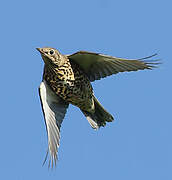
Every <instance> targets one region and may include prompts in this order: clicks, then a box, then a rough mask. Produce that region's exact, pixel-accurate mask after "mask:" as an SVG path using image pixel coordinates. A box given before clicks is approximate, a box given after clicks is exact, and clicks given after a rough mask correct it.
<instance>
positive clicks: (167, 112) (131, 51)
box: [0, 0, 172, 180]
mask: <svg viewBox="0 0 172 180" xmlns="http://www.w3.org/2000/svg"><path fill="white" fill-rule="evenodd" d="M171 5H172V4H171V1H170V0H159V1H155V0H149V1H148V0H144V1H138V0H137V1H136V0H130V1H124V0H120V1H119V0H118V1H115V0H114V1H113V0H87V1H81V0H80V1H79V0H71V1H69V0H68V1H67V0H63V1H55V0H54V1H53V0H50V1H43V0H37V1H34V0H30V1H21V0H16V1H9V0H6V1H2V2H1V6H0V19H1V28H0V32H1V33H0V40H1V43H0V49H1V58H0V59H1V71H0V76H1V93H0V98H1V102H0V106H1V126H0V142H1V148H0V171H1V173H0V179H13V180H30V179H41V180H44V179H46V180H47V179H49V180H51V179H60V180H63V179H69V178H70V179H83V180H88V179H99V180H104V179H105V178H106V179H118V180H126V179H132V180H138V179H139V180H145V179H147V180H152V179H156V180H162V179H165V180H171V179H172V173H171V169H172V141H171V139H172V131H171V127H172V115H171V111H172V109H171V102H172V98H171V92H172V86H171V75H170V74H171V73H170V71H171V67H172V55H171V42H172V38H171V32H172V26H171V16H172V13H171ZM43 46H50V47H54V48H57V49H58V50H59V51H60V52H61V53H63V54H70V53H74V52H76V51H78V50H88V51H93V52H100V53H104V54H109V55H112V56H117V57H124V58H141V57H144V56H148V55H151V54H153V53H158V57H157V58H160V59H162V61H163V64H162V65H160V68H158V69H155V70H153V71H146V70H145V71H139V72H131V73H120V74H118V75H114V76H111V77H108V78H106V79H103V80H101V81H97V82H95V83H93V87H94V91H95V95H96V97H97V98H98V99H99V101H100V102H101V103H102V104H103V106H104V107H105V108H106V109H107V110H108V111H109V112H110V113H111V114H113V115H114V117H115V120H116V121H115V122H113V123H110V124H108V125H107V126H106V127H105V128H101V129H100V130H99V131H94V130H92V129H91V127H90V126H89V124H88V122H87V120H86V118H85V117H84V116H83V115H82V114H81V112H80V111H79V110H78V108H76V107H73V106H70V107H69V109H68V113H67V115H66V117H65V120H64V122H63V126H62V128H61V145H60V149H59V162H58V165H57V167H56V169H54V170H48V168H47V165H45V166H43V167H42V162H43V160H44V157H45V153H46V149H47V135H46V129H45V125H44V120H43V114H42V112H41V106H40V102H39V96H38V86H39V84H40V82H41V80H42V70H43V61H42V59H41V57H40V54H39V53H38V52H37V51H36V49H35V48H36V47H43Z"/></svg>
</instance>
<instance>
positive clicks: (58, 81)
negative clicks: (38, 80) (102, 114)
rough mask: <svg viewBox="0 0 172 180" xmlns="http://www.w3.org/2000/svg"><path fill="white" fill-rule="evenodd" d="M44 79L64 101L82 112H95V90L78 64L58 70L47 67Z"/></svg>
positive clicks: (66, 63) (64, 66) (67, 61)
mask: <svg viewBox="0 0 172 180" xmlns="http://www.w3.org/2000/svg"><path fill="white" fill-rule="evenodd" d="M43 79H44V80H46V82H47V84H48V85H49V86H50V88H51V89H52V90H53V92H55V93H56V94H57V95H59V96H60V97H61V98H62V99H64V100H65V101H67V102H68V103H71V104H73V105H75V106H78V107H79V108H81V109H82V110H86V111H90V112H92V111H94V100H93V89H92V86H91V83H90V81H89V79H88V77H87V76H86V75H85V73H84V72H83V71H82V69H81V68H79V67H78V65H77V64H76V63H73V62H70V61H69V60H66V62H65V63H64V64H63V65H62V66H60V67H56V68H51V67H48V66H46V65H45V67H44V75H43Z"/></svg>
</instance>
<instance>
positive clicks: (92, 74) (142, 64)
mask: <svg viewBox="0 0 172 180" xmlns="http://www.w3.org/2000/svg"><path fill="white" fill-rule="evenodd" d="M155 55H156V54H154V55H152V56H149V57H145V58H142V59H135V60H134V59H133V60H132V59H131V60H129V59H122V58H117V57H112V56H107V55H103V54H98V53H92V52H87V51H79V52H76V53H74V54H71V55H66V56H67V57H68V58H69V59H70V60H71V61H73V62H75V63H77V64H78V65H79V66H80V67H81V68H82V69H83V70H84V71H85V73H86V74H87V76H88V77H89V79H90V81H95V80H99V79H101V78H104V77H106V76H110V75H112V74H117V73H119V72H124V71H137V70H143V69H152V68H153V67H156V65H157V64H159V63H158V62H157V60H148V59H149V58H151V57H153V56H155Z"/></svg>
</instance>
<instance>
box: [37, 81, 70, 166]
mask: <svg viewBox="0 0 172 180" xmlns="http://www.w3.org/2000/svg"><path fill="white" fill-rule="evenodd" d="M39 95H40V100H41V105H42V111H43V114H44V119H45V124H46V129H47V135H48V151H47V155H46V158H45V161H46V159H47V156H48V152H50V160H49V166H50V164H51V166H52V167H53V164H55V165H56V161H57V151H58V147H59V140H60V126H61V123H62V121H63V119H64V116H65V114H66V110H67V108H68V105H69V104H68V103H66V102H65V101H64V100H62V99H61V98H60V97H58V96H57V95H56V94H54V93H53V91H52V90H51V89H50V88H49V86H48V85H47V84H46V82H45V81H43V82H42V83H41V84H40V87H39ZM45 161H44V162H45Z"/></svg>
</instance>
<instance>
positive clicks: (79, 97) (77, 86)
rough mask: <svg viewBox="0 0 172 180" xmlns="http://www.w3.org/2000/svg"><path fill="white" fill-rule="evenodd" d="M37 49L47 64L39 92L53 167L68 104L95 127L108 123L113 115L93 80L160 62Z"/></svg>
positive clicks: (81, 52)
mask: <svg viewBox="0 0 172 180" xmlns="http://www.w3.org/2000/svg"><path fill="white" fill-rule="evenodd" d="M37 50H38V51H39V52H40V53H41V56H42V59H43V60H44V63H45V66H44V74H43V80H42V82H41V85H40V87H39V95H40V99H41V104H42V110H43V114H44V118H45V124H46V129H47V134H48V151H47V155H48V152H50V160H49V165H50V164H52V166H53V164H56V161H57V151H58V147H59V139H60V127H61V124H62V121H63V119H64V116H65V113H66V110H67V108H68V106H69V103H71V104H73V105H75V106H77V107H79V108H80V110H81V111H82V112H83V114H84V115H85V116H86V118H87V120H88V122H89V123H90V125H91V127H92V128H94V129H98V128H99V127H100V126H105V125H106V122H112V121H113V117H112V115H110V114H109V113H108V112H107V111H106V110H105V109H104V108H103V106H102V105H101V104H100V103H99V101H98V100H97V99H96V97H95V96H94V93H93V88H92V85H91V82H93V81H95V80H99V79H101V78H104V77H106V76H110V75H112V74H117V73H119V72H124V71H137V70H143V69H152V68H153V67H156V64H158V63H157V62H156V61H154V60H149V58H151V57H153V56H154V55H152V56H149V57H145V58H142V59H137V60H127V59H122V58H117V57H112V56H107V55H103V54H98V53H92V52H86V51H79V52H76V53H74V54H72V55H62V54H60V53H59V51H57V50H56V49H54V48H37ZM46 159H47V156H46V158H45V160H46Z"/></svg>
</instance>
